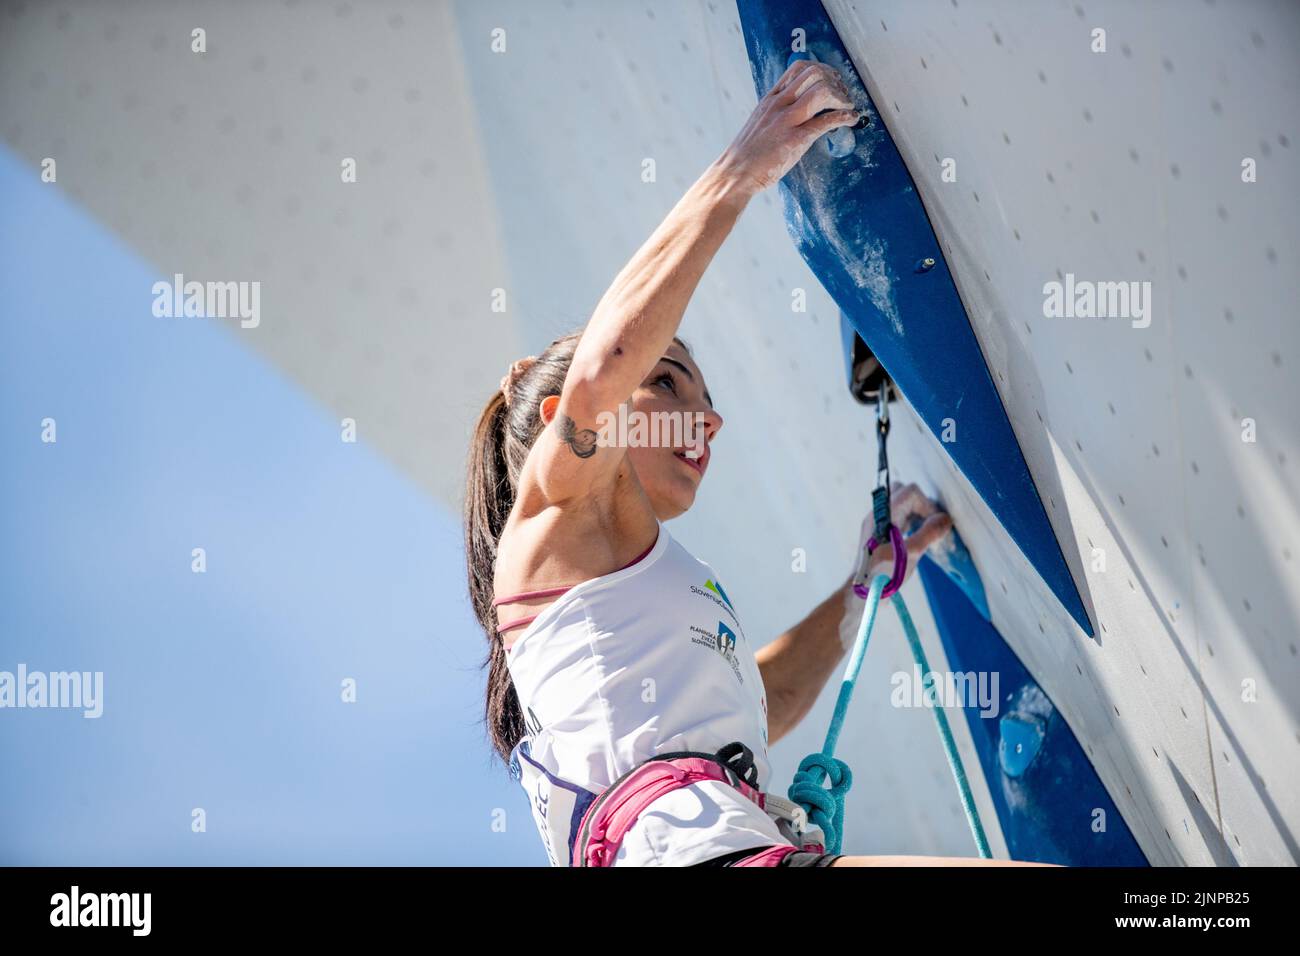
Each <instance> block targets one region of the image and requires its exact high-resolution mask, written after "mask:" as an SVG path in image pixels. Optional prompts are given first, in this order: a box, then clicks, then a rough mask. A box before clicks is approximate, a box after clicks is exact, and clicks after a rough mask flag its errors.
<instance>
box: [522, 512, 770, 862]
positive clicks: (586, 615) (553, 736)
mask: <svg viewBox="0 0 1300 956" xmlns="http://www.w3.org/2000/svg"><path fill="white" fill-rule="evenodd" d="M507 660H508V663H509V668H510V674H511V676H512V677H513V679H514V684H515V691H516V693H517V694H518V695H519V703H520V706H521V707H522V708H523V710H524V714H525V718H526V721H527V723H528V727H529V734H528V736H527V737H525V738H524V739H523V740H522V741H520V743H519V744H518V745H517V746H516V747H515V749H514V752H513V753H512V754H511V769H512V771H514V773H515V774H516V776H517V778H518V779H519V781H520V783H521V784H522V785H523V787H524V789H525V791H526V792H527V793H528V796H529V803H530V806H531V808H532V812H533V818H534V820H535V821H536V823H537V827H538V830H539V832H540V833H541V835H542V841H543V842H544V843H545V844H546V849H547V853H548V855H549V856H550V859H551V864H552V865H553V866H567V865H569V861H570V860H571V858H572V856H571V851H572V840H573V836H574V834H575V833H576V831H577V829H578V824H579V822H580V821H581V819H582V815H583V813H584V812H585V811H586V809H587V806H588V805H589V804H590V803H591V801H592V800H593V799H594V798H595V796H596V794H598V793H599V792H600V791H601V790H603V789H604V788H605V787H608V786H609V785H610V784H611V783H613V782H614V780H616V779H617V778H618V777H620V776H622V775H623V774H624V773H626V772H627V771H629V770H631V769H632V768H633V767H635V766H637V765H638V764H640V763H642V762H644V761H645V760H647V759H648V758H650V757H653V756H655V755H657V754H662V753H669V752H672V751H678V750H693V751H703V752H705V753H713V752H714V751H716V750H718V748H720V747H722V746H724V745H726V744H728V743H731V742H732V741H734V740H739V741H741V742H742V743H744V744H745V745H746V746H747V747H749V749H750V750H752V751H753V753H754V764H755V766H756V768H757V770H758V787H759V789H761V790H764V791H766V790H767V787H768V784H769V778H770V776H771V765H770V764H769V762H768V753H767V696H766V693H765V691H764V688H763V678H762V675H761V674H760V672H759V670H758V665H757V663H756V662H755V660H754V653H753V649H752V648H751V646H750V644H749V641H748V639H747V638H746V637H745V632H744V629H743V628H742V626H741V624H740V618H739V616H738V615H737V613H736V610H735V608H734V607H733V606H732V604H731V601H730V599H729V597H728V596H727V593H726V591H725V590H724V589H723V587H722V585H721V583H720V582H719V581H718V577H717V575H716V574H714V573H713V569H712V568H710V567H709V566H708V565H707V564H705V563H704V562H703V561H701V560H699V559H698V558H696V557H695V556H694V555H692V554H691V553H690V552H689V551H687V550H686V549H685V548H684V547H683V546H682V545H681V544H679V543H678V542H677V541H676V540H675V539H674V538H673V537H672V536H671V535H670V534H669V533H668V529H667V528H665V527H664V525H663V523H662V522H659V537H658V540H657V541H656V542H655V544H654V547H653V548H651V550H650V553H649V554H647V555H646V556H645V557H644V558H642V559H641V560H640V561H638V562H637V563H635V564H633V565H632V566H631V567H628V568H624V569H623V570H621V571H615V572H613V573H612V574H606V575H603V576H601V577H598V578H592V579H591V580H589V581H584V582H582V583H581V584H578V585H575V586H574V587H573V588H572V589H570V590H569V591H567V592H566V593H564V594H562V595H561V596H560V597H559V598H558V599H557V600H556V601H555V602H554V603H553V604H551V605H550V606H549V607H547V608H546V609H545V610H544V611H543V612H542V613H541V614H539V615H538V617H537V618H536V620H534V621H533V622H532V623H531V624H529V625H528V627H527V628H525V629H524V631H523V632H522V633H521V634H520V635H519V637H518V638H517V639H516V640H515V642H514V644H513V645H512V646H511V647H510V648H509V650H508V651H507ZM791 842H792V841H791V840H789V839H787V838H786V837H785V836H784V835H783V834H782V830H781V829H778V826H777V823H776V821H774V820H773V819H772V818H771V817H770V816H768V814H767V813H766V812H765V811H763V810H762V809H761V808H759V806H758V805H757V804H755V803H753V802H752V801H751V800H749V799H747V798H746V797H745V796H744V795H742V794H741V793H740V792H739V791H738V790H736V789H735V788H734V787H732V786H730V785H729V784H727V783H723V782H721V781H703V782H699V783H695V784H691V785H690V786H687V787H682V788H680V789H678V790H675V791H673V792H672V793H669V794H666V795H665V796H663V797H660V798H659V799H658V800H656V801H655V802H654V803H653V804H651V805H650V806H649V807H647V808H646V810H645V811H644V812H643V813H642V814H641V815H640V817H639V818H638V820H637V822H636V823H635V824H634V825H633V827H632V829H631V830H630V831H629V832H628V834H627V836H626V837H625V838H624V840H623V845H622V847H621V848H620V849H619V852H618V855H617V856H616V857H615V860H614V865H615V866H687V865H690V864H692V863H698V862H701V861H703V860H706V859H709V858H710V857H714V856H720V855H722V854H725V853H730V852H733V851H736V850H744V849H750V848H758V847H762V846H767V845H770V844H773V843H779V844H789V843H791Z"/></svg>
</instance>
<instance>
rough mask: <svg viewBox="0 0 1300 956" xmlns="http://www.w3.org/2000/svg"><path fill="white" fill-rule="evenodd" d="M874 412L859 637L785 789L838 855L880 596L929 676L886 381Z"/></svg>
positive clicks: (982, 841)
mask: <svg viewBox="0 0 1300 956" xmlns="http://www.w3.org/2000/svg"><path fill="white" fill-rule="evenodd" d="M876 409H877V411H876V441H877V443H878V445H879V448H880V454H879V459H878V462H877V468H876V481H877V484H876V489H875V491H874V492H873V493H872V511H873V516H874V518H875V522H876V524H875V529H874V533H873V534H872V536H871V539H870V540H869V541H868V542H867V546H866V548H864V549H863V551H864V554H863V555H862V557H861V560H860V564H859V568H858V572H857V573H856V574H855V575H854V580H853V591H854V593H855V594H857V595H858V596H859V597H864V598H866V600H867V603H866V606H865V607H864V608H863V611H862V623H861V624H860V625H859V626H858V636H857V639H856V640H855V641H854V643H853V651H852V653H851V654H850V655H849V663H848V666H847V667H846V668H845V671H844V679H843V681H842V682H841V683H840V693H839V697H838V698H837V699H836V701H835V711H834V713H833V714H832V715H831V725H830V729H829V730H828V731H827V732H826V742H825V743H824V744H823V745H822V749H821V750H820V751H818V752H817V753H814V754H809V755H808V756H807V757H805V758H804V759H803V761H802V762H801V763H800V764H799V769H798V770H797V771H796V772H795V775H794V782H793V783H791V784H790V790H789V797H790V799H791V800H793V801H794V802H796V803H798V804H799V805H800V806H802V807H803V808H804V809H805V810H806V811H807V814H808V819H809V821H810V822H811V823H812V824H813V825H815V826H817V827H819V828H820V829H821V831H822V833H823V835H824V837H825V846H826V852H828V853H839V852H840V850H841V846H842V845H843V832H844V801H845V798H846V797H847V796H848V791H849V787H850V786H852V784H853V774H852V772H851V771H850V770H849V765H848V764H846V763H845V762H844V761H843V760H840V759H838V758H837V757H836V756H835V745H836V744H837V743H838V742H839V737H840V730H841V729H842V728H843V726H844V718H845V715H846V714H847V712H848V706H849V700H850V698H851V697H852V696H853V688H854V685H855V684H856V683H857V679H858V673H859V672H860V671H861V670H862V662H863V660H864V659H865V658H866V654H867V642H868V641H869V640H870V639H871V631H872V629H873V628H874V627H875V623H876V612H877V611H878V610H879V608H880V600H881V598H882V597H892V600H893V604H894V610H895V611H897V612H898V619H899V621H900V623H901V624H902V625H903V632H904V633H905V634H906V635H907V643H908V646H909V647H910V648H911V651H912V657H913V659H914V660H915V661H916V664H917V666H918V667H919V668H920V672H921V673H922V674H924V675H929V674H930V666H929V663H928V662H927V661H926V658H925V650H924V648H922V647H921V640H920V637H919V636H918V635H917V633H916V625H915V624H913V623H912V615H911V614H910V613H908V610H907V605H906V604H904V603H903V596H902V595H901V594H898V593H897V591H898V589H899V587H900V586H901V585H902V583H903V577H904V576H905V574H906V572H907V546H906V544H905V543H904V541H903V535H902V532H900V531H899V530H898V528H897V527H896V526H895V525H894V523H893V519H892V517H891V511H890V507H891V503H890V482H889V455H888V453H887V451H886V442H887V440H888V437H889V381H888V379H886V380H885V381H884V382H882V383H881V386H880V390H879V392H878V393H877V403H876ZM885 540H888V541H889V542H890V544H891V545H893V548H894V573H893V576H892V577H891V576H890V575H886V574H877V575H876V576H875V577H874V578H873V579H872V581H871V583H870V585H869V586H864V581H865V578H866V575H867V571H868V569H869V568H870V566H871V562H870V558H871V554H872V553H873V552H874V551H875V550H876V548H878V547H879V546H880V544H881V543H883V542H884V541H885ZM930 686H931V687H933V684H932V683H931V685H930ZM933 710H934V716H935V721H936V723H937V724H938V727H939V737H940V739H941V740H942V742H943V749H944V753H945V754H946V755H947V758H948V766H949V768H950V769H951V770H952V775H953V780H954V781H955V782H956V784H957V791H958V793H959V795H960V797H961V804H962V809H963V810H964V811H965V813H966V820H967V822H968V823H969V824H970V828H971V833H972V834H973V835H974V837H975V845H976V847H977V848H978V849H979V854H980V856H981V857H983V858H985V859H989V858H991V857H992V853H991V852H990V850H989V844H988V838H987V837H986V836H985V834H984V827H983V825H982V824H981V823H980V818H979V811H978V810H977V809H976V807H975V798H974V796H973V795H972V793H971V789H970V783H969V782H968V781H967V779H966V770H965V768H964V767H963V765H962V762H961V756H960V755H959V754H958V753H957V745H956V743H955V741H954V740H953V736H952V729H951V728H950V727H949V725H948V718H947V716H946V715H945V714H944V712H943V708H942V707H941V706H936V707H934V708H933ZM826 780H829V781H830V787H829V788H828V787H826V786H825V781H826Z"/></svg>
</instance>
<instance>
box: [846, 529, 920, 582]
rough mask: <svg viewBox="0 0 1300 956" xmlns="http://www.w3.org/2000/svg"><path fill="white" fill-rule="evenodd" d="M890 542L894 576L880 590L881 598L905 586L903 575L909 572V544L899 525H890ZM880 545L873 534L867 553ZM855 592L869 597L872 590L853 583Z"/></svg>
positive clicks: (868, 543)
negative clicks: (904, 539) (892, 549)
mask: <svg viewBox="0 0 1300 956" xmlns="http://www.w3.org/2000/svg"><path fill="white" fill-rule="evenodd" d="M889 543H890V544H891V545H893V546H894V576H893V577H892V578H890V579H889V583H888V584H886V585H885V589H884V590H883V591H881V592H880V596H881V598H882V599H883V598H887V597H890V596H892V595H893V594H894V592H895V591H897V590H898V589H899V588H901V587H902V586H903V577H904V576H905V575H906V574H907V545H906V544H904V543H903V532H901V531H899V530H898V526H897V525H893V524H891V525H890V526H889ZM879 546H880V542H879V541H877V540H876V536H875V535H874V534H873V535H872V536H871V540H869V541H868V542H867V554H871V552H873V551H875V550H876V548H878V547H879ZM853 593H854V594H856V595H857V596H858V597H860V598H865V597H867V596H868V595H869V594H870V593H871V591H870V589H869V588H868V587H866V586H864V585H861V584H856V583H855V584H854V585H853Z"/></svg>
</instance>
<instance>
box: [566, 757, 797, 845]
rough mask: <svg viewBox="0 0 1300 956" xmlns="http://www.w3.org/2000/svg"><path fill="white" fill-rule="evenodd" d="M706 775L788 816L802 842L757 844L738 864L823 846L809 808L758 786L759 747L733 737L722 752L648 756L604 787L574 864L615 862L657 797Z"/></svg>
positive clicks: (583, 827) (586, 819) (581, 832)
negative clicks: (755, 749)
mask: <svg viewBox="0 0 1300 956" xmlns="http://www.w3.org/2000/svg"><path fill="white" fill-rule="evenodd" d="M702 780H718V781H721V782H723V783H728V784H730V785H731V786H733V787H735V788H736V789H737V790H739V791H740V792H741V793H742V794H743V795H744V796H745V797H747V798H748V799H750V800H752V801H753V802H754V803H756V804H758V806H759V808H760V809H762V810H764V811H765V812H766V813H767V814H768V815H769V816H772V817H774V818H776V819H777V820H785V821H788V822H789V824H790V826H791V829H792V831H793V832H794V833H795V835H796V836H797V837H799V838H800V840H801V846H794V845H789V846H773V847H769V848H767V849H764V850H756V851H755V856H753V857H747V858H746V859H745V860H742V861H741V862H740V863H737V864H736V865H737V866H776V865H777V863H778V862H779V861H780V859H781V858H782V857H783V856H785V855H786V854H787V853H793V852H795V851H796V850H799V849H804V850H809V851H812V852H815V853H821V852H823V847H822V842H821V837H822V834H821V833H820V832H819V831H818V830H817V828H816V827H810V826H809V824H808V817H807V814H806V813H805V811H804V808H803V807H801V806H800V805H799V804H797V803H793V802H791V801H788V800H784V799H782V798H781V797H779V796H777V795H776V794H771V793H764V792H763V791H761V790H759V789H758V767H757V766H755V765H754V752H753V751H752V750H750V749H749V748H748V747H746V746H745V745H744V744H743V743H741V742H740V741H733V742H732V743H729V744H727V745H726V746H725V747H722V748H720V749H719V750H718V751H717V753H711V754H710V753H702V752H697V751H693V750H679V751H676V752H674V753H666V754H659V755H658V756H655V757H651V758H650V759H649V760H646V761H643V762H642V763H640V764H638V765H637V766H635V767H633V768H632V769H631V770H629V771H628V772H627V773H625V774H623V775H622V776H621V777H619V778H618V779H617V780H615V781H614V782H613V783H612V784H610V785H609V786H608V787H606V788H605V789H604V790H602V791H601V792H600V795H599V796H597V797H596V799H595V800H593V801H592V803H591V805H590V806H589V807H587V811H586V813H584V814H583V816H582V822H581V824H580V825H579V826H578V829H577V832H576V834H575V839H574V841H573V851H572V852H573V856H572V865H573V866H613V865H614V858H615V857H616V856H617V855H618V849H619V847H620V846H621V845H622V843H623V838H624V837H625V836H627V833H628V831H629V830H631V829H632V825H633V824H634V823H635V822H636V819H637V817H638V816H640V815H641V813H643V812H644V811H645V809H646V807H648V806H650V804H652V803H653V802H654V801H655V800H658V799H659V798H660V797H662V796H664V795H665V794H667V793H671V792H672V791H674V790H678V789H680V788H682V787H688V786H690V785H691V784H693V783H698V782H699V781H702Z"/></svg>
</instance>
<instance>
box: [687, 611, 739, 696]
mask: <svg viewBox="0 0 1300 956" xmlns="http://www.w3.org/2000/svg"><path fill="white" fill-rule="evenodd" d="M691 630H692V631H693V632H694V635H695V636H694V637H692V638H691V643H692V644H698V645H699V646H700V647H709V648H712V649H713V651H714V652H715V653H717V654H718V656H719V657H721V658H722V659H723V660H724V661H726V662H727V663H728V664H730V665H731V671H732V673H733V674H735V675H736V680H738V681H740V683H741V684H744V683H745V677H744V675H743V674H741V673H740V662H739V661H738V660H736V632H735V631H733V630H732V629H731V628H729V627H727V624H726V622H725V621H719V622H718V630H717V632H716V633H714V632H711V631H706V630H705V629H704V628H702V627H695V626H694V625H692V627H691Z"/></svg>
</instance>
